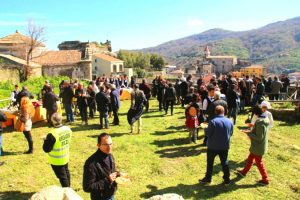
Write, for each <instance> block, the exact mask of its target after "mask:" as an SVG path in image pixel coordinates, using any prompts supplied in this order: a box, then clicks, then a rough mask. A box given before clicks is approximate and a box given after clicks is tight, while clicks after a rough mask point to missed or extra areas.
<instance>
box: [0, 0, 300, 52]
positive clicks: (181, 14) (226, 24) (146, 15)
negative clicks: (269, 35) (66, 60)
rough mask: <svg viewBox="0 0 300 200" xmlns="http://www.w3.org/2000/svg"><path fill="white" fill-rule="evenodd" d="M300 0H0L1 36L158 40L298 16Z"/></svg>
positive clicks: (141, 44)
mask: <svg viewBox="0 0 300 200" xmlns="http://www.w3.org/2000/svg"><path fill="white" fill-rule="evenodd" d="M299 8H300V1H299V0H288V1H286V0H244V1H243V0H94V1H90V0H85V1H82V0H81V1H79V0H0V37H4V36H6V35H8V34H11V33H13V32H14V31H15V30H19V31H21V32H23V33H25V32H26V27H27V24H28V20H30V19H31V20H33V21H34V22H35V23H36V24H37V25H40V26H44V27H45V28H46V40H47V41H46V42H45V44H46V45H47V47H48V48H49V49H57V45H58V44H59V43H61V42H62V41H66V40H80V41H88V40H89V41H98V42H105V41H106V39H109V40H111V41H112V47H113V51H116V50H119V49H138V48H145V47H151V46H156V45H158V44H161V43H163V42H167V41H170V40H174V39H179V38H182V37H186V36H189V35H193V34H197V33H201V32H203V31H206V30H208V29H211V28H223V29H227V30H234V31H243V30H250V29H254V28H258V27H261V26H264V25H266V24H268V23H272V22H276V21H280V20H286V19H289V18H293V17H298V16H300V12H299Z"/></svg>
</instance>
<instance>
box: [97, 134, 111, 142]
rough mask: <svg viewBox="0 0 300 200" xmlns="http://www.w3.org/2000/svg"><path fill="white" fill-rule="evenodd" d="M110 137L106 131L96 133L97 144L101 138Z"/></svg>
mask: <svg viewBox="0 0 300 200" xmlns="http://www.w3.org/2000/svg"><path fill="white" fill-rule="evenodd" d="M105 137H106V138H110V135H109V134H108V133H101V134H100V135H98V144H101V140H102V138H105Z"/></svg>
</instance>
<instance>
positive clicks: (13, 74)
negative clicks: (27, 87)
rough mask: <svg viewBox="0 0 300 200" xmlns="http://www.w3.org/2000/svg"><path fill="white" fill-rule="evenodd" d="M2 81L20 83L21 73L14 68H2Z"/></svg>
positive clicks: (0, 70) (0, 68)
mask: <svg viewBox="0 0 300 200" xmlns="http://www.w3.org/2000/svg"><path fill="white" fill-rule="evenodd" d="M0 80H1V81H12V82H13V83H18V82H20V74H19V71H18V70H17V69H16V68H14V69H12V68H6V67H1V66H0Z"/></svg>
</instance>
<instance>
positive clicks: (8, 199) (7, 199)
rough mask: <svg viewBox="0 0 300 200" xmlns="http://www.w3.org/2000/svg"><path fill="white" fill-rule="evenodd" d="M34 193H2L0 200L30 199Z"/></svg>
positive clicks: (0, 193)
mask: <svg viewBox="0 0 300 200" xmlns="http://www.w3.org/2000/svg"><path fill="white" fill-rule="evenodd" d="M33 194H34V192H28V193H25V192H21V191H5V192H0V199H1V200H24V199H29V198H30V197H31V196H32V195H33Z"/></svg>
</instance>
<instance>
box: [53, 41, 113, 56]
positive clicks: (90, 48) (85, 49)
mask: <svg viewBox="0 0 300 200" xmlns="http://www.w3.org/2000/svg"><path fill="white" fill-rule="evenodd" d="M58 49H59V50H78V51H80V52H81V59H90V57H89V56H91V55H93V54H100V53H106V54H109V52H111V42H110V41H109V40H107V41H106V42H105V43H100V44H99V43H98V42H80V41H78V40H75V41H64V42H62V43H60V44H59V45H58Z"/></svg>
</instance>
